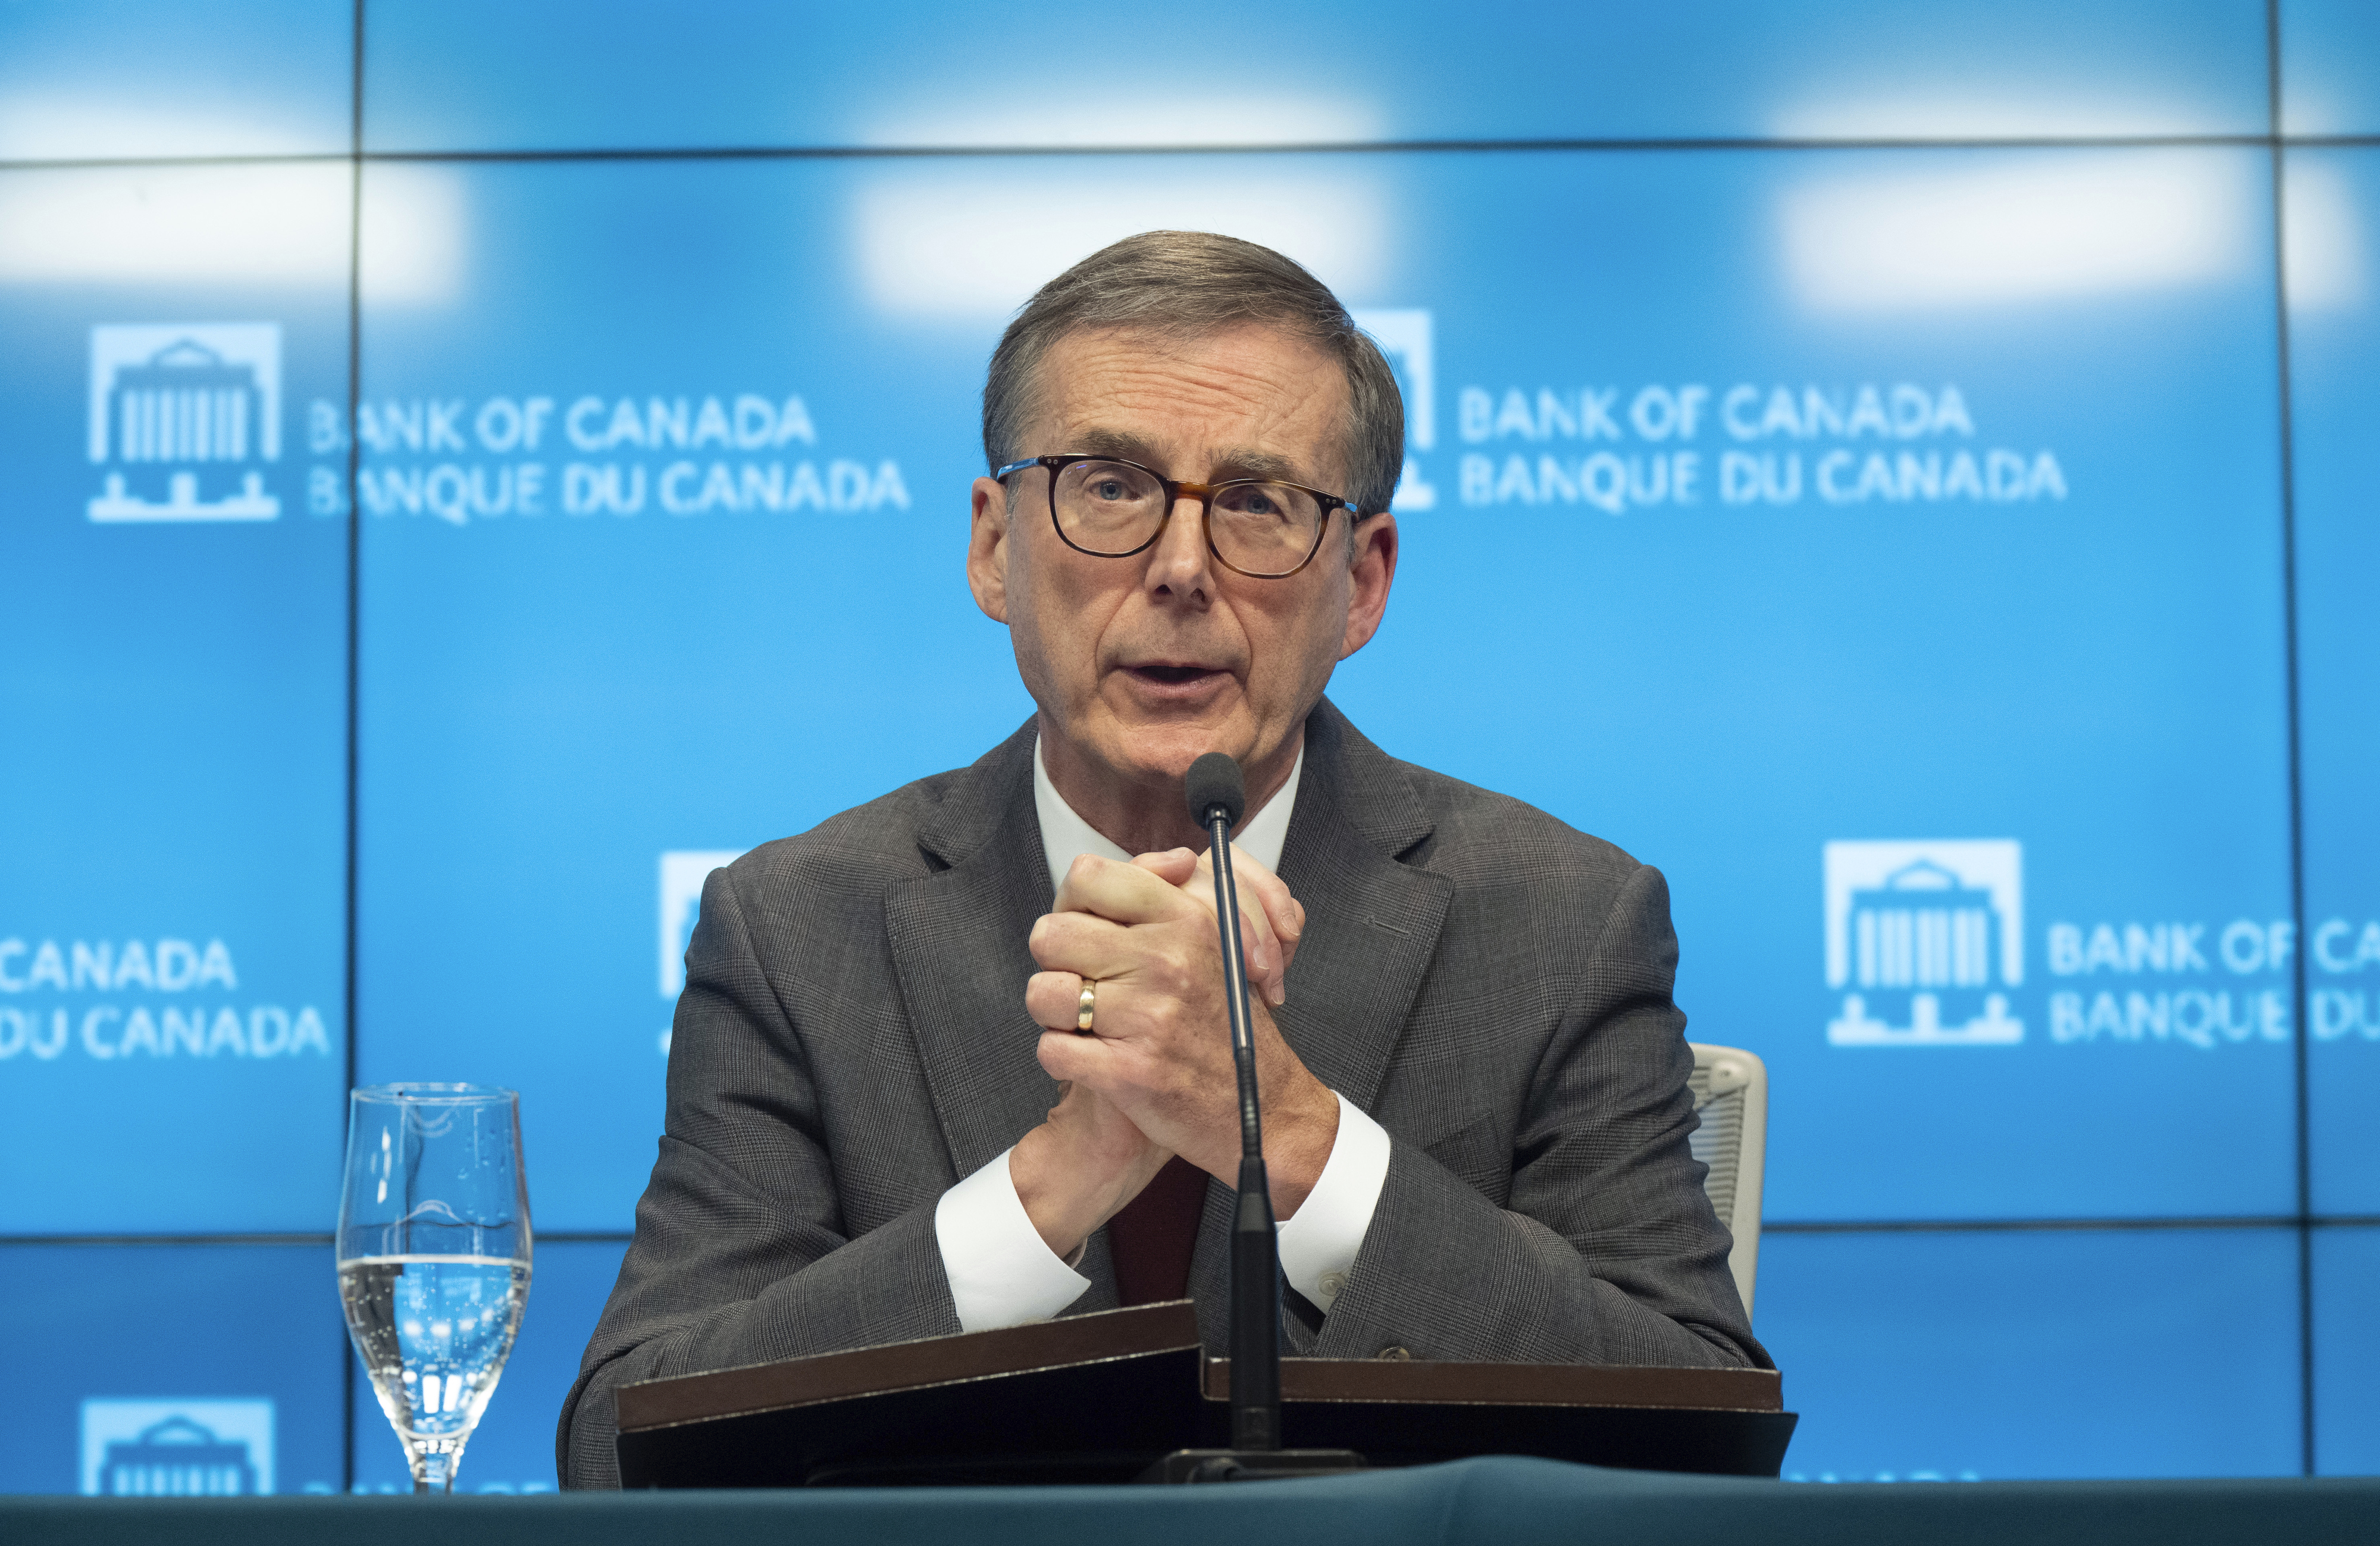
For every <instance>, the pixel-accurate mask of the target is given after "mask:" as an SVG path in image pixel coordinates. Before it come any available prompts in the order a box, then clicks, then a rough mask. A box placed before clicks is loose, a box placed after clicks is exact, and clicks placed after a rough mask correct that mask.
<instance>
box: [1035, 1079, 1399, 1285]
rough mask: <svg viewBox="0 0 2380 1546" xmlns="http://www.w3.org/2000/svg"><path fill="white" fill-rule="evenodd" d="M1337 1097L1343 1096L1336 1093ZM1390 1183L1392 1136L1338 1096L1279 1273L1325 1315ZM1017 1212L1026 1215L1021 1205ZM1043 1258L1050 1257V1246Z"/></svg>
mask: <svg viewBox="0 0 2380 1546" xmlns="http://www.w3.org/2000/svg"><path fill="white" fill-rule="evenodd" d="M1331 1093H1332V1094H1333V1095H1339V1092H1338V1091H1337V1090H1332V1091H1331ZM1388 1179H1389V1135H1388V1132H1387V1131H1386V1129H1384V1128H1382V1127H1381V1126H1380V1125H1379V1124H1378V1123H1377V1122H1375V1121H1373V1120H1372V1119H1371V1118H1370V1117H1368V1116H1366V1115H1365V1114H1363V1113H1362V1112H1360V1111H1357V1110H1356V1109H1355V1108H1354V1105H1353V1104H1352V1103H1351V1102H1349V1101H1348V1099H1347V1097H1345V1096H1344V1095H1339V1135H1338V1137H1337V1138H1333V1139H1332V1140H1331V1143H1330V1159H1328V1160H1326V1161H1324V1162H1323V1165H1322V1174H1321V1175H1320V1176H1319V1177H1318V1178H1317V1179H1316V1181H1315V1183H1314V1189H1313V1190H1312V1191H1310V1192H1308V1193H1306V1194H1305V1203H1304V1205H1303V1206H1301V1207H1300V1208H1299V1209H1298V1210H1297V1213H1296V1216H1295V1217H1293V1218H1292V1219H1290V1220H1289V1221H1288V1222H1287V1223H1283V1224H1282V1225H1281V1275H1282V1276H1283V1277H1285V1278H1287V1279H1288V1280H1289V1285H1290V1286H1291V1287H1292V1288H1294V1289H1296V1290H1297V1291H1298V1292H1299V1293H1300V1294H1303V1295H1305V1296H1306V1297H1307V1298H1308V1299H1311V1300H1312V1301H1313V1302H1314V1306H1315V1308H1316V1309H1319V1310H1321V1311H1322V1312H1323V1313H1324V1314H1325V1315H1328V1314H1329V1313H1330V1306H1331V1303H1332V1302H1333V1301H1334V1300H1336V1299H1337V1298H1338V1297H1339V1296H1340V1294H1341V1292H1342V1291H1343V1290H1344V1289H1345V1288H1346V1286H1347V1276H1348V1274H1349V1273H1351V1272H1354V1270H1355V1257H1356V1253H1358V1252H1359V1251H1361V1250H1362V1249H1363V1248H1364V1236H1366V1234H1368V1233H1369V1232H1370V1230H1371V1227H1372V1211H1373V1210H1374V1209H1376V1208H1378V1206H1379V1205H1380V1188H1381V1187H1383V1186H1384V1185H1386V1184H1387V1182H1388ZM1017 1211H1019V1212H1023V1211H1024V1208H1023V1206H1022V1205H1021V1204H1020V1205H1019V1206H1018V1209H1017ZM1042 1254H1043V1255H1045V1256H1046V1255H1048V1254H1049V1252H1048V1250H1047V1249H1046V1248H1044V1250H1043V1251H1042Z"/></svg>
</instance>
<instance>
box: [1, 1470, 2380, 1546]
mask: <svg viewBox="0 0 2380 1546" xmlns="http://www.w3.org/2000/svg"><path fill="white" fill-rule="evenodd" d="M0 1540H5V1541H6V1542H8V1543H9V1546H52V1543H64V1542H84V1541H89V1542H92V1543H94V1546H97V1543H101V1542H104V1543H106V1546H151V1543H158V1546H164V1543H169V1542H170V1543H176V1546H200V1543H204V1546H217V1543H220V1546H299V1543H301V1542H302V1543H305V1546H377V1543H380V1542H387V1543H388V1546H443V1543H444V1542H448V1541H464V1540H489V1541H501V1542H503V1543H504V1546H613V1543H617V1546H657V1543H665V1546H712V1543H717V1546H756V1543H757V1542H762V1541H785V1542H791V1543H798V1546H838V1543H841V1542H845V1541H849V1542H867V1543H868V1546H908V1543H911V1542H915V1543H916V1546H946V1543H949V1542H953V1541H959V1542H965V1543H966V1546H1057V1543H1062V1542H1075V1541H1082V1542H1091V1541H1097V1542H1101V1543H1103V1546H1106V1543H1112V1546H1217V1543H1218V1542H1229V1543H1230V1546H1252V1543H1254V1542H1257V1541H1265V1542H1270V1541H1282V1542H1294V1543H1295V1546H1538V1543H1544V1546H1554V1543H1557V1542H1560V1543H1562V1546H1584V1543H1588V1542H1592V1543H1594V1546H1748V1543H1753V1542H1764V1543H1766V1542H1775V1543H1779V1546H1864V1543H1866V1542H1886V1541H1891V1542H1910V1543H1913V1546H1914V1543H1923V1546H1965V1543H1967V1542H1975V1543H1979V1546H1980V1543H1985V1542H1988V1543H1992V1546H2002V1543H2017V1542H2022V1546H2068V1543H2072V1546H2085V1543H2087V1546H2213V1543H2216V1542H2231V1541H2242V1542H2245V1541H2257V1542H2274V1543H2277V1546H2327V1543H2329V1542H2334V1541H2336V1542H2341V1543H2344V1542H2348V1541H2354V1542H2356V1543H2357V1546H2369V1543H2370V1542H2372V1541H2374V1540H2380V1478H2331V1479H2319V1480H2313V1481H2304V1480H2294V1479H2287V1480H2254V1481H2043V1482H2014V1481H2003V1482H1965V1483H1960V1482H1949V1483H1930V1482H1911V1483H1900V1484H1897V1485H1891V1486H1876V1485H1856V1486H1824V1485H1815V1484H1807V1483H1791V1482H1779V1481H1749V1480H1738V1479H1728V1478H1718V1477H1685V1476H1667V1475H1658V1474H1655V1473H1652V1472H1644V1471H1607V1470H1597V1469H1594V1468H1592V1467H1585V1466H1565V1465H1562V1464H1560V1463H1558V1462H1555V1461H1550V1460H1509V1459H1486V1460H1465V1461H1461V1462H1459V1463H1457V1464H1454V1465H1451V1466H1431V1467H1421V1468H1417V1469H1414V1470H1407V1471H1383V1472H1378V1473H1375V1474H1373V1475H1370V1476H1361V1477H1342V1478H1330V1479H1323V1480H1317V1481H1294V1482H1272V1483H1261V1484H1250V1485H1242V1486H1223V1487H1179V1488H1157V1487H1050V1488H1013V1489H1011V1488H1000V1489H993V1488H984V1489H953V1490H950V1491H924V1490H920V1491H783V1492H634V1493H566V1494H561V1495H549V1496H540V1497H534V1498H501V1497H463V1498H431V1499H423V1498H407V1497H398V1498H389V1497H350V1498H323V1497H293V1498H254V1499H239V1498H231V1499H215V1500H205V1499H192V1500H187V1501H185V1500H171V1499H159V1500H130V1499H127V1500H117V1499H112V1498H62V1497H14V1498H0Z"/></svg>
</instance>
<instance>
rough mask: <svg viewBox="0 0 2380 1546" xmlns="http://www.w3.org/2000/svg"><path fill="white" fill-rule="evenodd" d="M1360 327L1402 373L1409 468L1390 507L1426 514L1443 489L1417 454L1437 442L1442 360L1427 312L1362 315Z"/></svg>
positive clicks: (1358, 316)
mask: <svg viewBox="0 0 2380 1546" xmlns="http://www.w3.org/2000/svg"><path fill="white" fill-rule="evenodd" d="M1353 315H1354V319H1355V325H1356V326H1357V327H1360V328H1362V329H1363V330H1364V331H1365V332H1366V333H1368V334H1370V335H1372V341H1373V342H1374V343H1376V344H1378V345H1379V346H1380V352H1381V353H1382V354H1384V355H1386V356H1387V357H1388V360H1389V369H1390V370H1391V371H1395V372H1396V374H1397V388H1398V390H1400V391H1402V392H1403V394H1404V398H1405V469H1404V474H1403V477H1401V478H1399V479H1398V481H1397V493H1396V498H1395V499H1394V500H1393V501H1391V508H1394V509H1397V510H1427V509H1429V508H1431V507H1432V506H1434V505H1437V504H1438V490H1437V489H1436V488H1435V487H1433V486H1432V485H1431V484H1430V483H1429V481H1428V480H1427V476H1426V474H1425V473H1424V472H1423V469H1422V462H1421V457H1420V456H1418V455H1416V453H1418V452H1423V451H1427V450H1430V449H1431V448H1432V447H1434V446H1436V445H1437V444H1438V400H1437V399H1438V360H1437V350H1436V348H1435V347H1433V342H1432V338H1431V322H1430V314H1429V313H1428V312H1427V311H1426V310H1413V309H1410V308H1408V309H1404V310H1376V311H1357V312H1354V313H1353Z"/></svg>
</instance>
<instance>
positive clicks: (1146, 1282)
mask: <svg viewBox="0 0 2380 1546" xmlns="http://www.w3.org/2000/svg"><path fill="white" fill-rule="evenodd" d="M1206 1206H1207V1173H1206V1172H1205V1171H1203V1170H1200V1169H1199V1168H1198V1167H1197V1166H1196V1165H1194V1164H1192V1163H1190V1162H1189V1161H1187V1160H1185V1159H1183V1158H1182V1157H1181V1156H1180V1155H1178V1154H1177V1155H1175V1156H1174V1157H1173V1158H1172V1159H1171V1160H1168V1161H1166V1162H1165V1168H1164V1169H1163V1170H1160V1171H1159V1172H1158V1173H1157V1176H1156V1179H1154V1180H1152V1181H1151V1182H1149V1184H1148V1185H1147V1187H1143V1188H1141V1193H1140V1195H1139V1196H1138V1197H1136V1198H1134V1199H1132V1200H1131V1201H1130V1202H1127V1203H1125V1204H1124V1207H1123V1212H1121V1213H1118V1214H1117V1215H1116V1216H1115V1217H1114V1218H1111V1219H1110V1220H1109V1221H1108V1256H1109V1258H1110V1259H1111V1260H1113V1261H1114V1263H1115V1276H1116V1302H1117V1303H1118V1304H1122V1305H1153V1304H1160V1303H1162V1302H1163V1301H1165V1300H1167V1299H1178V1298H1181V1297H1182V1296H1183V1294H1184V1291H1185V1290H1186V1289H1188V1288H1189V1286H1190V1254H1191V1252H1192V1251H1194V1250H1196V1248H1197V1245H1198V1215H1199V1214H1200V1213H1201V1212H1203V1211H1205V1210H1206Z"/></svg>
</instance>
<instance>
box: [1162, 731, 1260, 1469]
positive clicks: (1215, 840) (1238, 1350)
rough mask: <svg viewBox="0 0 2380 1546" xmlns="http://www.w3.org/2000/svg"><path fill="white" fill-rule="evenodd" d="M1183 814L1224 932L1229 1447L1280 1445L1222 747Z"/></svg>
mask: <svg viewBox="0 0 2380 1546" xmlns="http://www.w3.org/2000/svg"><path fill="white" fill-rule="evenodd" d="M1185 792H1186V793H1187V795H1188V797H1189V801H1190V816H1191V819H1192V820H1194V821H1196V822H1197V823H1198V824H1199V825H1200V826H1203V827H1205V828H1206V829H1207V837H1208V845H1209V846H1208V853H1209V855H1210V856H1211V857H1212V858H1213V860H1214V866H1215V919H1216V924H1217V927H1218V928H1219V929H1220V931H1221V933H1222V943H1223V998H1224V1002H1225V1004H1227V1006H1228V1007H1229V1011H1230V1014H1231V1021H1232V1065H1233V1070H1234V1071H1235V1072H1236V1073H1237V1074H1238V1076H1239V1086H1240V1196H1239V1202H1238V1205H1237V1206H1236V1207H1235V1208H1234V1209H1233V1213H1232V1305H1231V1325H1232V1330H1231V1346H1232V1447H1233V1449H1235V1450H1249V1451H1264V1450H1278V1449H1279V1448H1281V1245H1280V1242H1279V1240H1278V1239H1277V1238H1276V1236H1275V1235H1274V1231H1273V1221H1272V1187H1271V1185H1270V1183H1269V1182H1268V1181H1267V1180H1266V1178H1265V1162H1264V1130H1263V1126H1262V1119H1261V1116H1260V1114H1259V1113H1258V1111H1257V1046H1256V1034H1255V1031H1254V1029H1253V1028H1252V1026H1251V1024H1250V1022H1249V1019H1248V970H1247V960H1246V957H1245V956H1243V955H1242V954H1241V948H1240V894H1239V887H1238V886H1237V884H1236V883H1234V882H1233V878H1232V829H1233V827H1235V826H1237V825H1239V822H1240V818H1241V816H1242V815H1244V814H1245V812H1246V810H1247V808H1248V790H1247V785H1246V783H1245V781H1244V780H1243V779H1242V777H1241V776H1240V765H1239V764H1238V763H1237V762H1234V761H1232V759H1231V758H1229V757H1227V756H1225V755H1224V754H1223V753H1221V752H1220V751H1210V752H1208V753H1207V755H1205V756H1204V757H1201V758H1199V759H1198V760H1197V761H1195V762H1193V763H1191V764H1190V774H1189V778H1188V780H1187V782H1186V785H1185Z"/></svg>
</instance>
